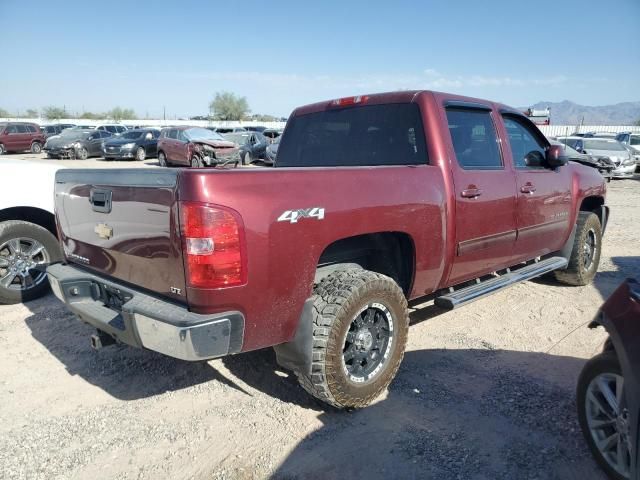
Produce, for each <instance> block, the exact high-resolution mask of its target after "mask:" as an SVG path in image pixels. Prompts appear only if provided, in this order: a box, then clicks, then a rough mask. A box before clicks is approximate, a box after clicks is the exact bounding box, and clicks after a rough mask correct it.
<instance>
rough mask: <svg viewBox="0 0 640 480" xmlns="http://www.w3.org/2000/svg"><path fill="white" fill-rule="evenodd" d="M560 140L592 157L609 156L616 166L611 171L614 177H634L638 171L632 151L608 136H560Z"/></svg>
mask: <svg viewBox="0 0 640 480" xmlns="http://www.w3.org/2000/svg"><path fill="white" fill-rule="evenodd" d="M558 141H559V142H562V143H564V144H565V145H569V146H570V147H571V148H573V149H574V150H577V151H578V152H580V153H586V154H589V155H591V156H592V157H596V158H601V157H607V158H608V159H609V160H611V161H612V162H613V164H614V165H615V166H616V168H615V170H613V172H611V175H612V177H613V178H629V177H633V175H634V172H635V171H636V160H635V158H634V157H633V155H631V153H630V152H629V151H628V150H627V149H626V148H625V146H624V145H622V144H621V143H620V142H618V141H616V140H610V139H607V138H588V137H587V138H584V137H559V138H558Z"/></svg>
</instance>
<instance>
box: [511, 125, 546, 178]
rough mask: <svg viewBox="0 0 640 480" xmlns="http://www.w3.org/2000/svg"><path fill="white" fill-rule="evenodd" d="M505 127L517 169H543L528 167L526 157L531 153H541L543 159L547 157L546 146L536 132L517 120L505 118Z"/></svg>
mask: <svg viewBox="0 0 640 480" xmlns="http://www.w3.org/2000/svg"><path fill="white" fill-rule="evenodd" d="M503 119H504V126H505V128H506V129H507V134H508V135H509V145H510V146H511V155H513V163H514V164H515V166H516V168H541V167H528V166H527V163H526V161H525V157H526V156H527V155H528V154H530V153H531V152H539V153H540V155H541V156H542V158H544V156H545V144H544V143H543V142H541V141H540V139H539V138H538V136H537V135H536V134H535V132H534V131H533V130H532V129H531V127H529V126H528V125H525V124H523V123H522V122H520V121H518V120H517V119H516V118H511V117H503Z"/></svg>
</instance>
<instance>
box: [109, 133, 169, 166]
mask: <svg viewBox="0 0 640 480" xmlns="http://www.w3.org/2000/svg"><path fill="white" fill-rule="evenodd" d="M158 137H160V131H159V130H153V129H149V128H146V129H140V130H127V131H126V132H124V133H123V134H121V135H119V136H117V137H112V138H109V139H107V140H105V141H104V142H103V144H102V156H103V157H104V158H105V160H113V159H136V160H139V161H142V160H144V159H145V158H147V157H155V156H156V155H157V154H158Z"/></svg>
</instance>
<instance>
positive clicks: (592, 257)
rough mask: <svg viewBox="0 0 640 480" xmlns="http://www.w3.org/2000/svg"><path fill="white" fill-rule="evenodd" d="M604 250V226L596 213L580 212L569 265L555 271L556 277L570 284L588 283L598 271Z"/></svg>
mask: <svg viewBox="0 0 640 480" xmlns="http://www.w3.org/2000/svg"><path fill="white" fill-rule="evenodd" d="M601 251H602V227H601V225H600V219H599V218H598V216H597V215H596V214H595V213H591V212H580V213H579V214H578V221H577V223H576V236H575V238H574V241H573V249H572V251H571V258H569V265H568V266H567V269H566V270H558V271H557V272H555V275H556V278H557V279H558V281H560V282H562V283H566V284H569V285H587V284H589V283H591V280H593V277H594V276H595V275H596V272H597V271H598V265H599V263H600V253H601Z"/></svg>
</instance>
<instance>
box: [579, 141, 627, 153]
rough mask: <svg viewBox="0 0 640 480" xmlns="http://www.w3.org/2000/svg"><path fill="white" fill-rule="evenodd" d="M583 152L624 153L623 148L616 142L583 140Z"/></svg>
mask: <svg viewBox="0 0 640 480" xmlns="http://www.w3.org/2000/svg"><path fill="white" fill-rule="evenodd" d="M584 148H585V150H610V151H614V152H622V151H624V147H623V146H622V145H621V144H619V143H618V142H607V141H605V140H595V139H593V140H592V139H585V140H584Z"/></svg>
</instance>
